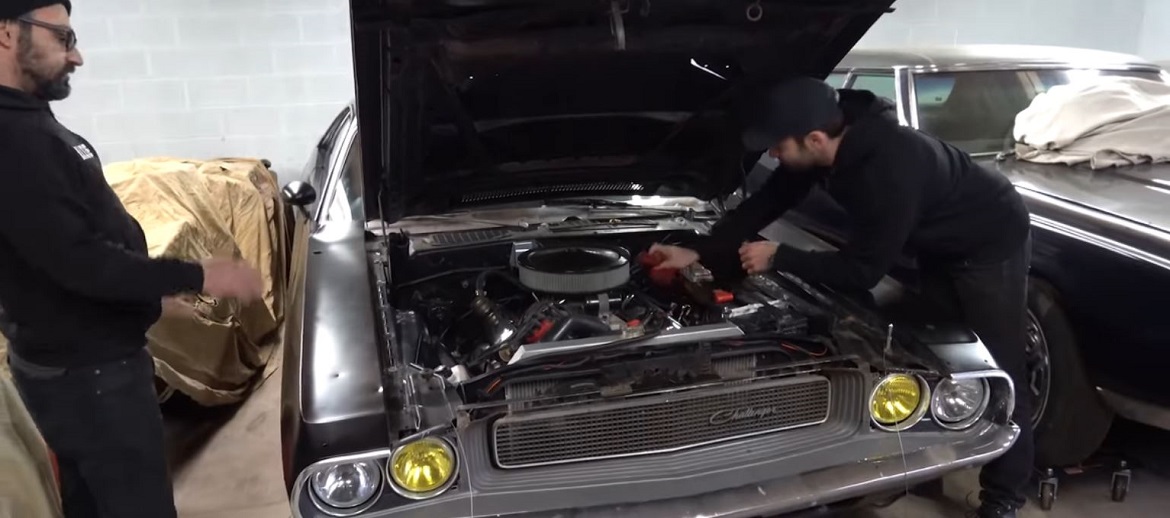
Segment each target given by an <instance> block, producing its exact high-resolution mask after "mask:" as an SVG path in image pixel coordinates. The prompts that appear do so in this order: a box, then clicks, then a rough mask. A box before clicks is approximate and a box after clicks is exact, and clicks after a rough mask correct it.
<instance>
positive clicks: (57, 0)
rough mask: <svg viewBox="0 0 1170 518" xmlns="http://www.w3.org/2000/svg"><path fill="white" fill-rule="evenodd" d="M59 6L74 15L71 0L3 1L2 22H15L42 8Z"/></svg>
mask: <svg viewBox="0 0 1170 518" xmlns="http://www.w3.org/2000/svg"><path fill="white" fill-rule="evenodd" d="M57 4H61V5H63V6H65V11H66V12H68V13H70V14H72V13H73V4H72V3H70V2H69V0H2V1H0V20H15V19H17V18H19V17H21V16H24V15H26V14H28V13H31V12H33V11H36V10H37V9H40V8H42V7H49V6H50V5H57Z"/></svg>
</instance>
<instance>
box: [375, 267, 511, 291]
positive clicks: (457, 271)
mask: <svg viewBox="0 0 1170 518" xmlns="http://www.w3.org/2000/svg"><path fill="white" fill-rule="evenodd" d="M502 269H503V267H501V266H487V267H483V268H458V269H455V270H447V271H445V272H440V273H436V274H434V275H428V276H426V277H419V278H418V279H415V280H413V281H407V282H404V283H402V284H399V285H398V286H395V288H394V289H396V290H400V289H402V288H406V287H408V286H414V285H415V284H422V283H424V282H427V281H433V280H435V279H441V278H443V277H447V276H448V275H457V274H460V273H479V272H490V271H497V270H502Z"/></svg>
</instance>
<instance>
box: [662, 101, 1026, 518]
mask: <svg viewBox="0 0 1170 518" xmlns="http://www.w3.org/2000/svg"><path fill="white" fill-rule="evenodd" d="M752 106H753V107H754V110H748V112H749V113H750V114H749V115H748V116H747V117H746V121H747V124H746V126H747V129H746V131H745V132H744V145H745V147H746V148H747V149H749V150H761V151H762V150H765V149H766V150H768V153H769V154H770V155H771V156H772V157H774V158H777V159H779V161H780V166H779V167H778V168H777V170H776V172H775V173H774V174H773V175H772V177H771V178H770V179H769V180H768V181H767V183H765V184H764V186H763V187H761V188H760V189H759V191H758V192H756V193H755V194H753V195H752V196H751V197H749V198H748V199H747V200H745V201H744V202H743V203H742V204H741V205H740V206H739V207H737V208H736V209H735V210H733V211H731V212H730V213H728V214H727V215H725V216H724V217H723V218H722V219H721V220H720V221H719V222H718V223H717V224H716V225H715V226H714V228H713V229H712V232H711V235H710V236H709V237H708V238H706V239H704V240H702V241H700V242H699V243H698V244H697V245H696V246H695V248H694V249H687V248H681V247H675V246H661V245H660V246H655V247H654V248H653V250H652V251H657V252H659V253H661V254H662V255H664V256H665V257H666V260H665V261H664V262H663V263H662V264H660V265H659V267H660V268H681V267H685V266H686V265H689V264H691V263H693V262H695V261H698V260H699V259H700V258H703V259H706V260H708V261H709V262H712V263H718V262H726V261H728V260H731V261H738V264H740V265H741V266H742V267H743V269H744V270H745V271H746V272H748V273H753V274H754V273H759V272H763V271H765V270H767V269H769V268H774V269H778V270H783V271H787V272H791V273H793V274H795V275H797V276H799V277H801V278H802V279H804V280H806V281H810V282H816V283H823V284H825V285H828V286H832V287H836V288H839V289H844V290H867V289H870V288H872V287H873V286H875V285H876V284H877V283H878V281H880V280H881V279H882V277H884V276H885V275H886V274H887V273H888V272H889V270H890V268H891V266H892V265H893V263H894V261H895V259H896V258H897V257H898V256H899V255H900V254H902V253H903V251H904V250H910V251H912V252H914V253H915V254H916V256H917V259H918V264H919V268H920V273H921V274H922V276H923V291H924V294H925V295H927V296H928V297H930V298H932V299H934V300H937V301H938V303H939V304H945V305H947V306H948V307H951V308H953V309H955V310H956V311H957V312H958V314H960V315H962V317H963V318H964V319H965V320H966V322H967V323H968V325H970V326H971V327H972V328H973V330H974V331H975V332H976V334H978V335H979V337H980V338H981V339H982V340H983V342H984V343H985V344H986V345H987V347H988V348H989V349H990V351H991V353H992V355H993V356H994V357H995V359H996V361H997V362H998V363H999V364H1000V366H1001V368H1003V369H1004V370H1005V371H1006V372H1008V373H1009V374H1010V375H1011V376H1012V377H1013V379H1014V380H1015V386H1016V387H1017V391H1016V394H1017V398H1016V399H1017V401H1016V406H1015V413H1014V420H1015V422H1016V423H1017V424H1018V425H1019V426H1020V428H1021V432H1022V433H1021V435H1020V438H1019V439H1018V441H1017V442H1016V443H1015V445H1014V446H1013V447H1012V448H1011V450H1010V451H1008V452H1007V453H1006V454H1004V455H1003V456H1002V457H1000V458H998V459H996V460H994V461H992V462H991V463H990V464H988V465H987V466H985V467H984V468H983V471H982V473H981V476H980V483H981V485H982V486H983V491H982V493H981V495H980V496H981V500H982V505H981V507H980V509H979V516H981V517H1014V516H1015V512H1016V510H1017V509H1019V508H1020V507H1022V506H1023V504H1024V501H1025V500H1024V497H1023V495H1024V493H1023V491H1024V487H1025V485H1026V484H1027V482H1028V480H1029V477H1030V473H1031V468H1032V462H1033V459H1032V456H1033V452H1032V426H1031V420H1030V417H1029V416H1030V415H1031V409H1030V408H1029V401H1028V398H1026V397H1024V390H1023V387H1027V386H1028V384H1027V383H1025V376H1024V370H1025V363H1024V361H1025V360H1024V326H1025V320H1024V319H1025V303H1026V302H1025V297H1026V282H1027V271H1028V263H1029V261H1030V237H1029V236H1030V230H1029V229H1030V226H1029V217H1028V212H1027V209H1026V208H1025V206H1024V203H1023V201H1022V199H1021V198H1020V196H1019V194H1018V193H1017V192H1016V190H1015V188H1014V187H1013V186H1012V185H1011V183H1010V182H1008V180H1007V179H1006V178H1004V177H1003V176H1002V175H1000V174H998V173H996V172H993V171H989V170H987V169H984V168H982V167H980V166H979V165H977V164H975V163H974V162H973V161H972V160H971V157H970V156H969V155H967V154H966V153H964V152H963V151H961V150H959V149H958V148H955V147H954V146H951V145H949V144H947V143H945V142H942V141H940V140H938V139H936V138H934V137H932V136H930V135H928V134H925V133H922V132H919V131H917V130H914V129H913V128H909V127H904V126H901V125H899V124H898V121H897V120H896V117H895V109H894V106H893V105H892V104H891V103H890V102H889V101H886V100H884V99H881V98H878V97H876V96H875V95H873V93H871V92H868V91H861V90H857V91H854V90H841V91H837V90H834V89H833V88H832V87H830V86H828V85H826V84H825V83H823V82H821V81H817V80H815V79H811V78H797V79H791V80H786V81H784V82H782V83H780V84H778V85H776V86H774V87H772V88H770V89H769V90H768V91H767V92H766V93H765V94H764V95H762V96H760V98H758V99H754V102H753V103H752ZM814 186H819V187H820V188H823V189H824V190H825V191H827V192H828V193H829V195H830V196H832V197H833V199H834V200H836V201H837V203H839V204H840V205H841V206H842V207H843V208H844V209H845V211H846V212H847V213H848V214H849V217H850V221H851V223H852V233H851V239H850V240H849V242H848V243H847V244H845V245H844V246H843V247H842V248H841V250H839V251H836V252H809V251H804V250H798V249H796V248H793V247H790V246H787V245H784V244H777V243H771V242H764V241H760V242H748V241H750V240H752V239H753V238H754V237H755V236H756V235H757V234H758V233H759V232H760V230H762V229H763V228H764V227H765V226H767V225H768V224H770V223H771V222H772V221H775V220H776V219H777V218H779V217H780V216H781V215H782V214H783V213H784V212H785V211H787V210H788V209H790V208H792V207H794V206H795V205H797V204H798V203H800V201H801V200H802V199H803V198H804V197H805V196H806V195H807V194H808V192H809V191H810V189H812V188H813V187H814ZM736 251H738V257H735V252H736ZM729 255H730V256H731V257H727V256H729Z"/></svg>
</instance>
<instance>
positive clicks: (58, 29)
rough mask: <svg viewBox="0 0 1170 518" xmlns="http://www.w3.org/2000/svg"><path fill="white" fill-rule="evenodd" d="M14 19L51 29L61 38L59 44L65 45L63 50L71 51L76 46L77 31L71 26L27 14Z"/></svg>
mask: <svg viewBox="0 0 1170 518" xmlns="http://www.w3.org/2000/svg"><path fill="white" fill-rule="evenodd" d="M16 21H18V22H20V23H24V24H28V25H33V26H36V27H40V28H42V29H47V30H50V31H53V32H54V33H56V34H57V39H59V40H61V44H62V45H65V50H67V51H72V50H73V49H76V48H77V33H76V32H73V28H72V27H66V26H64V25H57V24H55V23H48V22H42V21H40V20H34V19H32V18H29V17H27V16H22V17H20V18H17V19H16Z"/></svg>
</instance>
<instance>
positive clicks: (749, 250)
mask: <svg viewBox="0 0 1170 518" xmlns="http://www.w3.org/2000/svg"><path fill="white" fill-rule="evenodd" d="M779 246H780V244H779V243H773V242H771V241H756V242H754V243H744V244H743V246H741V247H739V262H740V264H741V265H742V266H743V271H745V272H747V273H749V274H752V275H755V274H757V273H764V272H766V271H768V270H770V269H771V268H772V256H774V255H776V249H777V248H778V247H779Z"/></svg>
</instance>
